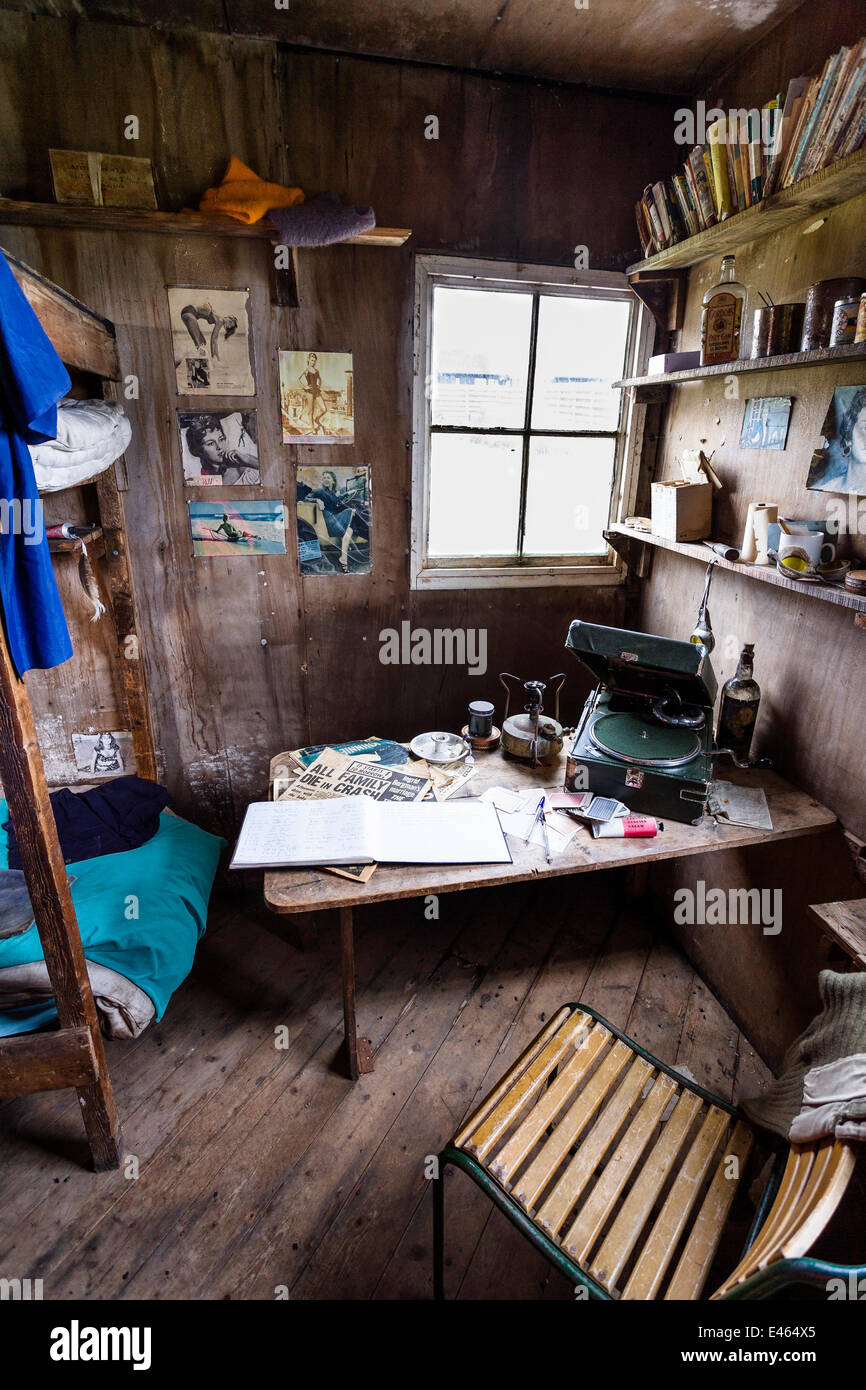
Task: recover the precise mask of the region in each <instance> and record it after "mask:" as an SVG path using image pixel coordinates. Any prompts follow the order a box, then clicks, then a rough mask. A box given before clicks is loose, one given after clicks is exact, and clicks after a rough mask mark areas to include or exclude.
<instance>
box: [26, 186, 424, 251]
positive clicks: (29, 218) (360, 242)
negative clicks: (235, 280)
mask: <svg viewBox="0 0 866 1390" xmlns="http://www.w3.org/2000/svg"><path fill="white" fill-rule="evenodd" d="M0 224H4V225H6V226H18V227H68V228H73V229H75V230H78V231H89V232H157V233H161V234H163V235H167V236H211V237H213V236H227V237H247V238H250V237H251V238H253V239H254V240H258V241H274V240H275V239H276V237H277V235H278V233H277V229H276V227H275V226H274V225H273V223H271V222H268V221H266V220H265V221H262V222H254V223H253V224H252V226H250V225H248V224H247V223H245V222H236V221H235V220H234V218H232V217H202V216H201V214H200V213H183V212H153V211H150V210H149V209H143V208H89V207H76V206H72V205H69V204H66V203H21V202H15V201H14V200H13V199H11V198H0ZM411 235H412V232H411V230H410V229H409V228H407V227H373V228H372V230H371V231H369V232H361V233H360V235H359V236H356V237H351V238H350V239H349V240H348V241H345V242H338V243H336V244H337V245H339V246H402V245H403V243H404V242H405V241H407V240H408V239H409V237H410V236H411ZM316 249H317V248H316V247H305V248H304V250H311V251H312V250H316Z"/></svg>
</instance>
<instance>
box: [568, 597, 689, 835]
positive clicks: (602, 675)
mask: <svg viewBox="0 0 866 1390" xmlns="http://www.w3.org/2000/svg"><path fill="white" fill-rule="evenodd" d="M565 645H566V647H567V648H568V650H569V651H570V652H572V653H573V654H574V655H575V656H576V657H577V659H578V661H580V662H581V664H582V665H584V666H586V667H587V669H588V670H589V671H591V672H592V674H593V675H594V676H595V678H596V680H597V681H598V685H597V686H596V689H595V691H594V692H593V694H592V695H591V696H590V698H589V699H588V700H587V702H586V705H585V706H584V709H583V713H582V715H581V718H580V722H579V724H578V728H577V732H576V734H575V736H574V741H573V743H572V745H571V749H570V752H569V754H568V759H567V762H566V780H565V785H566V788H567V790H569V791H591V792H595V794H596V795H598V796H613V797H616V798H617V799H618V800H619V801H622V802H623V803H624V804H625V805H626V806H628V807H629V809H630V810H632V811H636V812H640V813H641V814H643V815H650V816H656V817H658V818H659V819H661V820H664V818H665V817H667V818H668V819H669V820H676V821H684V822H687V823H693V824H696V823H697V822H698V821H699V820H700V819H701V817H702V815H703V813H704V808H705V805H706V800H707V792H708V789H709V784H710V780H711V778H712V771H713V755H712V748H713V706H714V704H715V698H716V678H715V676H714V674H713V668H712V666H711V665H710V659H709V655H708V653H707V651H706V648H705V647H702V646H700V645H698V644H696V643H693V642H680V641H677V640H676V639H675V638H671V637H655V636H652V635H651V634H649V633H643V632H629V631H628V630H626V629H624V628H616V627H601V626H599V625H598V624H596V623H584V622H579V621H576V622H573V623H572V624H571V626H570V628H569V630H568V638H567V640H566V644H565Z"/></svg>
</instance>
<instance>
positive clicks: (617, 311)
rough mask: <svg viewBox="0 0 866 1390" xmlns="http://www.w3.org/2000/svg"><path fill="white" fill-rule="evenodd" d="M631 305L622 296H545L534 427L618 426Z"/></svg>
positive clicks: (540, 316)
mask: <svg viewBox="0 0 866 1390" xmlns="http://www.w3.org/2000/svg"><path fill="white" fill-rule="evenodd" d="M628 321H629V305H628V304H627V303H626V302H625V301H623V300H617V299H614V300H611V299H571V298H566V297H565V296H563V295H550V294H548V295H542V296H541V298H540V302H539V306H538V346H537V349H536V357H535V389H534V392H533V397H532V428H533V429H535V430H615V429H616V428H617V425H618V423H619V404H620V396H621V395H622V392H621V391H612V390H611V386H610V383H611V382H612V381H618V380H619V378H620V377H621V376H622V374H623V366H624V363H625V348H626V341H627V338H628Z"/></svg>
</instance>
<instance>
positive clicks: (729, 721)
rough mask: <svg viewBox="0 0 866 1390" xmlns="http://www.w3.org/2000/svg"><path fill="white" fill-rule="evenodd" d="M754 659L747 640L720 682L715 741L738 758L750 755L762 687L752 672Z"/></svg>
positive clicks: (753, 652)
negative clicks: (730, 671)
mask: <svg viewBox="0 0 866 1390" xmlns="http://www.w3.org/2000/svg"><path fill="white" fill-rule="evenodd" d="M754 660H755V646H754V643H753V642H747V643H746V645H745V646H744V647H743V650H742V651H741V652H740V660H739V662H738V664H737V669H736V672H735V674H734V675H733V676H731V679H730V680H728V681H725V683H724V685H723V686H722V699H721V703H720V705H719V726H718V729H717V731H716V745H717V746H718V747H719V748H730V749H731V751H732V752H733V753H735V754H736V756H737V757H738V758H741V759H746V758H748V756H749V749H750V748H751V746H752V734H753V733H754V732H755V721H756V719H757V717H758V706H759V704H760V703H761V690H760V687H759V685H758V682H757V681H756V680H755V678H754V676H753V675H752V667H753V664H754Z"/></svg>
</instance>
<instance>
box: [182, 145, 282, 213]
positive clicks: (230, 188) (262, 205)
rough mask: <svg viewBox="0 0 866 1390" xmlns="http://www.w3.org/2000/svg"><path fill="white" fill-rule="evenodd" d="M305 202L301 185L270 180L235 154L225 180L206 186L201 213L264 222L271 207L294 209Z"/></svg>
mask: <svg viewBox="0 0 866 1390" xmlns="http://www.w3.org/2000/svg"><path fill="white" fill-rule="evenodd" d="M303 201H304V195H303V192H302V191H301V189H300V188H284V187H283V185H282V184H280V183H267V182H266V181H265V180H264V179H260V178H259V176H258V174H257V173H255V171H254V170H253V169H249V168H248V167H247V165H246V164H243V163H242V162H241V160H239V159H237V158H236V157H235V156H234V155H232V157H231V159H230V160H229V167H228V168H227V169H226V171H225V174H224V175H223V180H222V183H220V184H218V185H217V187H216V188H206V189H205V191H204V195H203V197H202V200H201V202H200V203H199V205H198V210H199V212H204V213H207V214H210V215H211V216H214V217H234V218H235V220H236V221H238V222H249V223H252V222H261V220H262V218H263V217H264V216H265V213H266V212H267V211H268V209H269V208H293V207H296V206H297V204H298V203H302V202H303Z"/></svg>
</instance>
